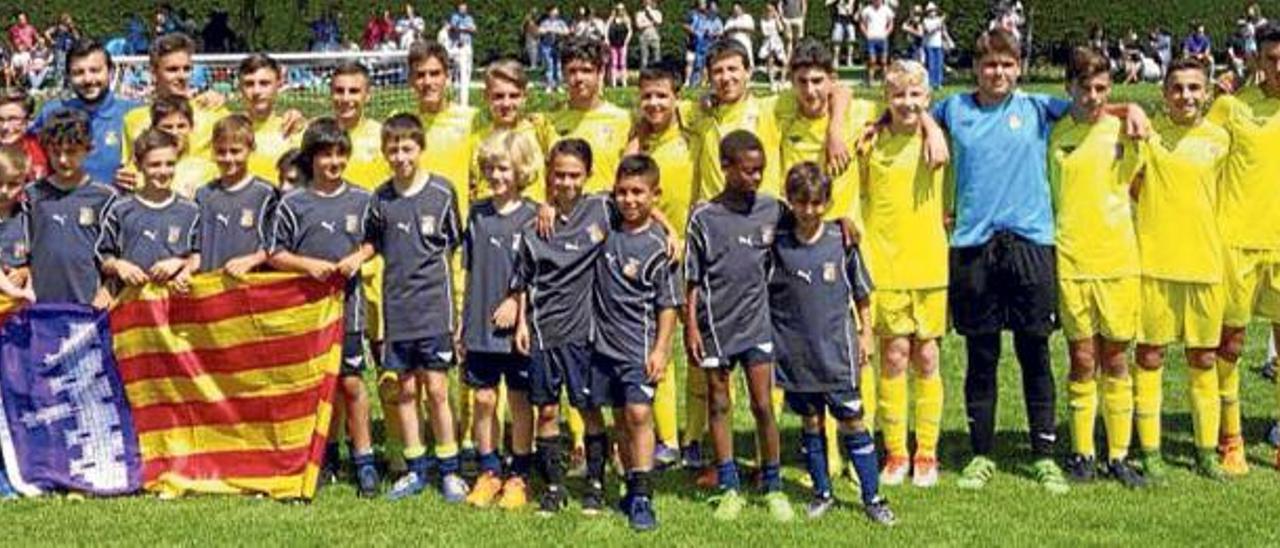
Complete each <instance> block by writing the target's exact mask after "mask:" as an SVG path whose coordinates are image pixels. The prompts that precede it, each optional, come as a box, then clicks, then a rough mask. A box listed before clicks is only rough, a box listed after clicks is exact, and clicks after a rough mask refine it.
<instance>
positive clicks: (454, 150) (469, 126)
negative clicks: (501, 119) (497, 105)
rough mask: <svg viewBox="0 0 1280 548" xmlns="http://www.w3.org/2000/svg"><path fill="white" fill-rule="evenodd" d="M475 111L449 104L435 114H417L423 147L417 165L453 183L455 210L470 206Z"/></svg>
mask: <svg viewBox="0 0 1280 548" xmlns="http://www.w3.org/2000/svg"><path fill="white" fill-rule="evenodd" d="M476 112H477V111H476V109H474V108H471V107H464V106H462V105H455V104H450V105H449V106H447V107H445V109H444V110H441V111H440V112H436V113H428V112H418V118H419V119H420V120H422V129H423V131H424V132H425V135H426V142H427V146H426V148H425V149H423V151H422V156H421V157H420V158H419V161H418V166H419V167H420V168H422V169H425V170H427V171H428V172H431V173H434V174H436V175H439V176H441V177H444V178H445V179H448V180H449V182H450V183H451V184H453V192H454V194H456V195H457V196H458V211H459V212H466V211H468V209H467V208H468V207H469V206H470V204H471V177H470V176H471V156H472V155H473V154H474V150H475V144H476V141H475V137H476V129H477V128H476Z"/></svg>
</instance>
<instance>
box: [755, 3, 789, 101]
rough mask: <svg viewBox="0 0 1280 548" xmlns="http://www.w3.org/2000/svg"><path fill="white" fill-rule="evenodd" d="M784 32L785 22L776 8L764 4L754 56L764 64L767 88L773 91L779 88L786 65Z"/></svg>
mask: <svg viewBox="0 0 1280 548" xmlns="http://www.w3.org/2000/svg"><path fill="white" fill-rule="evenodd" d="M786 32H787V22H786V21H783V20H782V14H780V13H778V8H777V7H776V6H774V5H773V4H765V5H764V15H762V16H761V17H760V35H761V38H760V53H759V55H757V56H756V57H757V58H758V60H759V61H760V64H762V65H764V72H765V75H766V76H767V77H768V78H769V89H770V90H772V91H774V92H777V91H778V89H780V88H781V86H782V81H783V72H784V71H785V70H786V66H787V43H786V41H784V40H783V39H782V35H783V34H786Z"/></svg>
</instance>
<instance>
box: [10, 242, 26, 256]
mask: <svg viewBox="0 0 1280 548" xmlns="http://www.w3.org/2000/svg"><path fill="white" fill-rule="evenodd" d="M13 256H14V258H17V259H23V258H26V256H27V244H26V242H18V243H15V244H13Z"/></svg>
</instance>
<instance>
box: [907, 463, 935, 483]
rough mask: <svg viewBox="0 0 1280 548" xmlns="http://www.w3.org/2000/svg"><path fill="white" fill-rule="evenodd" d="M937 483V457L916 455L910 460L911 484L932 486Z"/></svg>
mask: <svg viewBox="0 0 1280 548" xmlns="http://www.w3.org/2000/svg"><path fill="white" fill-rule="evenodd" d="M937 484H938V459H936V458H934V457H916V458H915V459H912V461H911V485H914V486H916V487H926V488H928V487H933V486H935V485H937Z"/></svg>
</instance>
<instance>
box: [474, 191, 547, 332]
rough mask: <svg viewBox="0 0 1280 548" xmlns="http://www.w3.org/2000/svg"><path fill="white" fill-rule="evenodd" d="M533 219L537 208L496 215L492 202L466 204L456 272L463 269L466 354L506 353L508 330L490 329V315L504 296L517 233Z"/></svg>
mask: <svg viewBox="0 0 1280 548" xmlns="http://www.w3.org/2000/svg"><path fill="white" fill-rule="evenodd" d="M537 215H538V204H536V203H534V202H532V201H530V200H521V201H520V203H519V206H518V207H516V208H515V209H514V210H513V211H511V212H509V213H506V214H501V213H498V210H497V209H495V208H494V205H493V201H492V200H481V201H479V202H476V203H474V204H472V205H471V213H470V215H469V216H468V217H467V230H466V233H465V234H464V236H463V238H462V267H463V268H464V269H466V270H467V292H466V301H465V303H464V304H463V307H462V336H463V341H464V342H465V343H466V346H467V351H469V352H493V353H508V352H511V351H512V347H511V336H512V335H513V334H514V330H513V329H498V328H497V327H494V325H493V321H492V318H493V313H494V311H496V310H497V308H498V305H499V304H500V303H501V302H502V300H503V299H505V298H506V297H507V293H508V291H507V290H508V287H509V286H510V284H511V274H512V272H513V270H514V269H515V261H516V252H517V250H518V249H519V247H520V236H521V231H522V230H523V229H524V227H525V226H526V225H528V224H530V223H531V222H533V219H534V217H536V216H537Z"/></svg>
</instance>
